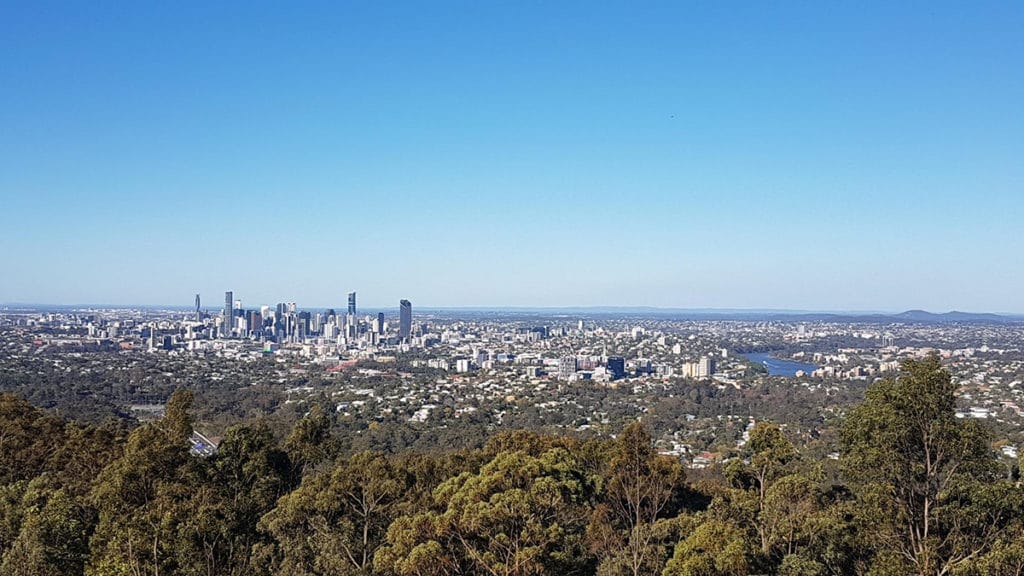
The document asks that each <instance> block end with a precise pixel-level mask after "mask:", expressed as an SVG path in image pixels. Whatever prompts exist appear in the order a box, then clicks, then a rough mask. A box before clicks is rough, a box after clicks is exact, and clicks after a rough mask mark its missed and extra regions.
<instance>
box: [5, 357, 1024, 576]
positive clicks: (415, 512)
mask: <svg viewBox="0 0 1024 576" xmlns="http://www.w3.org/2000/svg"><path fill="white" fill-rule="evenodd" d="M955 401H956V387H955V385H954V384H953V383H952V381H951V378H950V375H949V373H948V372H947V371H945V370H944V369H943V368H942V366H941V364H940V362H939V360H938V358H937V357H935V356H931V357H927V358H924V359H919V360H910V361H907V362H905V363H904V365H903V366H902V369H901V371H900V373H899V376H898V377H895V378H891V379H885V380H879V381H877V382H875V383H874V384H872V385H871V386H870V387H868V389H867V390H866V392H865V395H864V398H863V401H862V402H860V403H859V404H857V405H856V406H855V407H853V408H852V409H851V410H849V411H848V412H847V413H846V414H845V415H844V417H843V420H842V423H841V425H840V427H839V431H838V434H839V437H840V446H841V450H840V452H839V454H838V457H836V458H823V457H821V456H819V455H812V454H810V453H808V452H807V451H806V450H803V449H801V448H800V444H799V443H795V442H794V441H793V439H792V438H791V437H790V436H788V432H787V430H786V429H785V427H782V426H779V425H777V424H773V423H771V422H768V421H763V422H760V423H758V424H757V425H756V426H755V427H754V428H753V429H752V430H751V431H750V435H749V438H748V440H747V441H746V443H744V444H743V446H742V448H741V449H740V450H739V451H738V452H737V453H736V455H735V457H732V458H730V459H728V460H727V461H725V462H723V464H722V465H721V466H719V467H715V468H712V469H708V470H690V469H687V468H685V467H684V466H683V465H682V464H681V463H680V461H679V460H678V459H677V458H673V457H668V456H664V455H660V454H658V453H657V451H656V450H655V448H654V444H653V442H652V439H651V436H650V434H649V431H648V429H647V428H646V423H645V422H643V421H642V420H641V421H638V422H635V423H631V424H629V425H628V426H626V427H625V428H624V429H623V430H621V431H620V432H619V433H618V434H616V435H615V437H591V438H579V437H572V436H564V435H553V434H542V433H537V432H531V431H527V430H520V431H502V432H496V433H494V434H493V435H491V436H490V437H489V438H488V439H487V441H486V443H485V444H483V446H482V447H479V448H474V449H466V448H459V447H455V446H453V447H447V446H437V447H434V449H432V450H429V451H423V450H416V449H402V450H392V449H385V448H382V447H376V446H373V445H372V443H370V447H371V448H372V449H369V450H361V451H353V450H351V449H348V448H346V446H351V443H346V442H343V441H342V440H341V439H340V438H338V437H337V434H336V433H335V432H334V429H333V428H332V420H331V415H330V414H328V413H326V412H325V411H323V410H320V409H318V408H316V407H313V408H312V409H310V410H309V412H308V413H307V414H305V415H304V416H303V417H302V418H301V419H299V420H298V421H297V423H296V424H295V425H294V426H293V427H292V428H291V430H290V431H288V432H287V433H286V434H276V433H275V431H274V430H273V429H272V427H271V426H270V425H268V423H267V422H265V421H262V420H258V419H257V420H253V421H246V422H243V423H242V424H238V425H235V426H233V427H231V428H230V429H228V431H227V433H226V434H225V436H224V438H223V440H222V442H221V443H220V446H219V450H218V451H217V453H216V454H215V455H213V456H210V457H206V458H203V457H197V456H194V455H192V454H191V453H190V450H189V440H188V439H189V436H190V434H191V433H192V430H193V417H194V414H193V409H192V392H190V391H189V390H187V389H179V390H177V391H176V392H174V394H173V395H172V396H171V398H170V400H169V402H168V403H167V406H166V410H165V415H164V416H163V417H162V418H160V419H158V420H155V421H153V422H150V423H146V424H143V425H139V426H135V427H133V426H130V425H129V424H128V423H127V422H126V421H124V420H117V419H110V420H106V421H103V422H93V421H84V420H68V419H64V418H62V417H61V416H59V415H57V414H54V413H52V412H49V411H46V410H43V409H40V408H37V407H34V406H33V405H32V404H30V403H29V402H27V401H26V400H25V399H23V398H20V397H18V396H15V395H12V394H4V395H0V574H3V575H5V576H30V575H31V576H49V575H54V576H56V575H61V576H64V575H88V576H143V575H147V576H173V575H179V574H180V575H196V576H199V575H204V576H215V575H218V576H219V575H225V576H226V575H243V574H244V575H250V574H254V575H268V576H269V575H285V576H300V575H325V576H326V575H336V574H342V575H345V574H351V575H371V574H372V575H388V576H442V575H451V576H455V575H477V574H479V575H492V576H539V575H599V576H618V575H633V576H636V575H657V574H661V575H663V576H712V575H741V576H742V575H754V574H778V575H786V576H819V575H820V576H824V575H851V576H853V575H879V576H881V575H906V574H917V575H921V576H924V575H935V576H942V575H947V574H949V575H982V574H996V575H1004V574H1005V575H1019V574H1022V573H1024V487H1022V486H1021V485H1020V481H1019V468H1018V467H1013V468H1012V469H1008V468H1007V466H1005V465H1004V464H1001V463H1000V462H999V460H998V459H997V456H996V453H995V451H994V449H993V446H992V437H991V434H990V432H989V431H988V430H987V429H986V428H985V427H984V425H983V424H981V423H979V422H978V421H976V420H972V419H958V418H956V417H955V411H956V404H955Z"/></svg>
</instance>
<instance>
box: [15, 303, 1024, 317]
mask: <svg viewBox="0 0 1024 576" xmlns="http://www.w3.org/2000/svg"><path fill="white" fill-rule="evenodd" d="M261 306H272V305H270V304H261ZM413 306H414V308H415V309H419V310H424V311H439V312H448V311H452V312H457V311H467V312H470V311H472V312H505V311H536V312H544V311H552V312H554V311H579V312H588V311H590V312H594V311H610V312H616V311H619V312H629V311H649V312H671V313H701V314H772V315H814V314H828V315H838V316H896V315H900V314H906V313H910V312H924V313H927V314H932V315H943V314H969V315H992V316H1005V317H1017V318H1024V312H1007V311H998V312H989V311H965V310H962V309H952V310H946V311H942V312H932V311H930V310H927V309H924V308H907V309H905V310H879V309H845V310H843V309H804V308H771V307H767V308H756V307H751V308H742V307H741V308H731V307H715V306H708V307H681V306H648V305H628V304H626V305H589V306H580V305H567V306H530V305H469V306H429V305H425V306H416V305H415V303H413ZM396 307H397V306H396V305H389V306H362V307H360V308H362V309H363V310H374V311H377V310H388V309H391V308H396ZM0 308H27V309H36V308H38V309H45V308H76V309H78V308H96V309H110V310H129V309H163V310H193V309H194V307H193V306H188V305H181V304H174V305H171V304H112V303H104V304H100V303H74V304H54V303H43V302H0ZM203 308H204V309H205V310H219V309H221V307H220V306H215V307H203ZM299 308H301V309H304V310H312V309H320V308H323V309H325V310H326V309H331V308H338V309H341V308H344V306H341V305H328V306H324V305H309V306H300V307H299Z"/></svg>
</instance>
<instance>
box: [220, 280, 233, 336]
mask: <svg viewBox="0 0 1024 576" xmlns="http://www.w3.org/2000/svg"><path fill="white" fill-rule="evenodd" d="M234 306H235V294H234V292H231V291H230V290H229V291H227V292H225V293H224V317H223V320H222V322H221V325H220V330H221V335H222V336H224V337H225V338H227V337H229V336H231V330H232V328H233V327H234V325H235V308H234Z"/></svg>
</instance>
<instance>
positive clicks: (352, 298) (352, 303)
mask: <svg viewBox="0 0 1024 576" xmlns="http://www.w3.org/2000/svg"><path fill="white" fill-rule="evenodd" d="M348 315H349V316H353V317H354V316H355V315H356V293H355V292H349V293H348Z"/></svg>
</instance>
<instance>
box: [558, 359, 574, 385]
mask: <svg viewBox="0 0 1024 576" xmlns="http://www.w3.org/2000/svg"><path fill="white" fill-rule="evenodd" d="M575 375H576V357H575V356H563V357H562V358H561V359H559V360H558V379H559V380H572V378H573V376H575Z"/></svg>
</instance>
